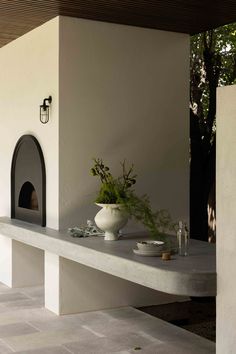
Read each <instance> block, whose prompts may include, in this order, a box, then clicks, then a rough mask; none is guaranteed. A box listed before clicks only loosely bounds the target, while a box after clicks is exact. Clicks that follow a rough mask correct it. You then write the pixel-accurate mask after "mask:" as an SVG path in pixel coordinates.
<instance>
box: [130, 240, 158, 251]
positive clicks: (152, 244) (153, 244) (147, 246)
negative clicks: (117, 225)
mask: <svg viewBox="0 0 236 354" xmlns="http://www.w3.org/2000/svg"><path fill="white" fill-rule="evenodd" d="M164 243H165V242H163V241H140V242H137V247H138V249H139V250H141V251H154V250H161V249H162V248H163V246H164Z"/></svg>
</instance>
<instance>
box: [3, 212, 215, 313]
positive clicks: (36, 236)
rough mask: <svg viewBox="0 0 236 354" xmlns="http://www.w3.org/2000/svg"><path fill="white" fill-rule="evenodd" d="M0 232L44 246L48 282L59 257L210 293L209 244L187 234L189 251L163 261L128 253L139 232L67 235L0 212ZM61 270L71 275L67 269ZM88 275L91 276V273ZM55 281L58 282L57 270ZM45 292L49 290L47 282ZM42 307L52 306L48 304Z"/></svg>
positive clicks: (168, 289)
mask: <svg viewBox="0 0 236 354" xmlns="http://www.w3.org/2000/svg"><path fill="white" fill-rule="evenodd" d="M0 235H1V236H2V237H4V238H10V239H11V240H15V241H16V242H20V243H22V244H25V245H28V246H33V247H32V248H37V249H40V250H43V251H45V282H46V283H47V284H48V286H49V287H50V284H52V280H53V279H55V277H56V275H57V273H60V264H59V263H60V262H63V266H62V269H65V268H66V267H68V264H69V263H68V261H69V262H70V264H75V263H78V264H79V265H80V266H81V267H82V268H83V267H86V268H88V269H90V271H91V270H92V269H93V270H94V271H96V272H98V273H99V274H100V273H101V274H103V275H104V274H107V275H109V276H110V278H111V279H113V280H114V279H117V280H119V278H121V279H124V280H126V281H129V282H132V283H135V284H139V285H141V286H143V287H148V288H151V289H154V290H159V291H162V292H165V293H169V294H176V295H187V296H215V295H216V266H215V261H216V260H215V246H214V245H212V244H208V243H205V242H200V241H196V240H191V243H190V256H189V257H179V256H177V255H176V256H174V257H173V260H171V261H169V262H165V261H162V260H161V259H160V258H159V257H140V256H136V255H134V253H133V251H132V249H133V248H135V244H136V241H137V239H140V238H141V236H140V235H138V234H135V235H129V236H124V237H123V238H122V239H121V240H119V241H115V242H108V241H107V242H104V240H103V238H101V237H89V238H82V239H81V238H72V237H71V236H70V235H68V234H66V233H63V232H59V231H56V230H52V229H49V228H42V227H40V226H37V225H31V224H28V223H25V222H21V221H17V220H11V219H9V218H0ZM30 258H31V257H30ZM71 261H72V262H71ZM65 264H67V265H65ZM2 266H3V265H2ZM30 267H31V268H32V264H31V265H30ZM55 267H56V268H55ZM37 268H38V265H37ZM80 271H81V270H80ZM66 273H70V275H72V274H71V272H70V271H69V270H68V269H67V271H66ZM111 276H112V277H111ZM114 276H115V277H114ZM49 278H50V279H49ZM95 278H97V276H96V277H95ZM91 279H93V280H92V281H93V282H94V281H95V279H94V276H91ZM67 281H68V280H66V282H67ZM80 281H82V280H81V279H80ZM88 281H90V280H89V279H88ZM58 282H59V283H60V284H59V287H61V286H62V280H61V277H60V274H59V275H58ZM67 285H68V284H67ZM80 285H81V284H80ZM109 289H110V286H109ZM47 292H48V294H51V293H52V291H51V289H49V288H48V289H46V293H47ZM97 293H99V292H97ZM49 297H50V295H49ZM46 304H47V299H46ZM48 307H49V308H52V307H53V306H50V304H49V306H48ZM55 312H57V311H56V310H55ZM59 312H60V311H59ZM62 312H63V311H62Z"/></svg>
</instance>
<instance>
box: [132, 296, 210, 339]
mask: <svg viewBox="0 0 236 354" xmlns="http://www.w3.org/2000/svg"><path fill="white" fill-rule="evenodd" d="M139 310H140V311H143V312H146V313H148V314H150V315H152V316H154V317H158V318H160V319H162V320H164V321H167V322H170V323H172V324H174V325H176V326H178V327H182V328H184V329H186V330H188V331H190V332H193V333H195V334H197V335H199V336H201V337H204V338H207V339H209V340H211V341H213V342H215V340H216V302H215V298H213V297H212V298H191V300H190V301H184V302H175V303H172V304H165V305H157V306H148V307H141V308H139Z"/></svg>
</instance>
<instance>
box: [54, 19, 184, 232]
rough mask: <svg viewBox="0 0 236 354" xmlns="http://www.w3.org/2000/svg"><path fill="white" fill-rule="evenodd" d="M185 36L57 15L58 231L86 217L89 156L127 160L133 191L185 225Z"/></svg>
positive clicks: (115, 166)
mask: <svg viewBox="0 0 236 354" xmlns="http://www.w3.org/2000/svg"><path fill="white" fill-rule="evenodd" d="M188 58H189V37H188V36H187V35H184V34H177V33H171V32H164V31H158V30H152V29H144V28H138V27H130V26H123V25H117V24H110V23H103V22H96V21H89V20H83V19H74V18H69V17H61V18H60V81H59V92H60V93H59V95H60V103H59V104H60V112H59V114H60V118H59V120H60V127H59V136H60V140H59V141H60V142H59V146H60V187H59V188H60V193H59V194H60V201H59V204H60V228H66V227H68V226H72V225H78V224H80V223H84V222H86V219H88V218H93V217H94V215H95V213H96V212H97V211H98V208H97V207H95V206H93V201H94V199H95V196H96V190H97V189H98V186H99V183H98V181H97V180H96V178H94V177H92V176H90V173H89V170H90V167H91V164H92V161H91V159H92V158H93V157H101V158H103V159H104V160H105V162H106V163H107V164H109V165H110V166H111V168H112V170H113V171H114V172H115V173H116V172H118V171H119V170H120V169H119V162H120V161H122V160H123V159H124V158H126V159H127V161H128V162H130V163H134V165H135V171H136V172H137V174H138V183H137V185H136V188H137V191H138V192H139V193H140V194H144V193H147V194H148V195H149V196H150V197H151V201H152V203H153V206H155V207H156V208H168V209H169V210H170V211H171V213H172V215H173V217H174V218H176V219H186V220H188V198H189V195H188V193H189V171H188V170H189V167H188V159H189V140H188V139H189V110H188V101H189V99H188V92H189V86H188V83H189V62H188Z"/></svg>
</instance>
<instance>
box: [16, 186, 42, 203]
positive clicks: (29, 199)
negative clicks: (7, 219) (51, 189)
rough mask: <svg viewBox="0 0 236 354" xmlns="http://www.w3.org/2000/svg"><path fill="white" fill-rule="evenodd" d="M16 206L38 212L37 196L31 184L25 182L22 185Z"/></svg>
mask: <svg viewBox="0 0 236 354" xmlns="http://www.w3.org/2000/svg"><path fill="white" fill-rule="evenodd" d="M18 206H19V207H20V208H25V209H30V210H39V204H38V196H37V193H36V190H35V189H34V186H33V184H32V183H30V182H25V183H24V184H23V186H22V188H21V190H20V195H19V203H18Z"/></svg>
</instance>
